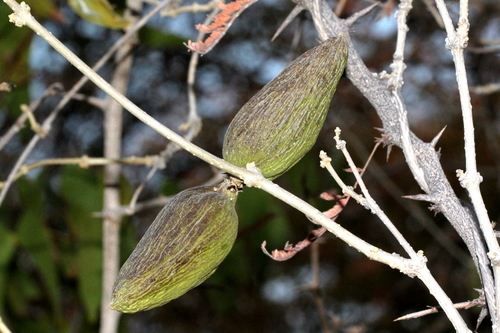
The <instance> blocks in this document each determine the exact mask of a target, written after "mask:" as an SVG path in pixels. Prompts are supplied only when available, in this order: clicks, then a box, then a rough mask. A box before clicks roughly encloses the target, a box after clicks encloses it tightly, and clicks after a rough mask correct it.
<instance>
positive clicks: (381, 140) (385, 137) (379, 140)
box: [375, 127, 394, 161]
mask: <svg viewBox="0 0 500 333" xmlns="http://www.w3.org/2000/svg"><path fill="white" fill-rule="evenodd" d="M375 129H376V130H377V131H380V132H382V133H383V132H384V129H383V128H377V127H375ZM375 142H377V143H382V146H383V147H386V146H387V156H386V160H387V161H389V156H390V155H391V152H392V146H394V144H393V143H392V140H391V138H390V137H389V136H388V135H385V134H382V136H381V137H380V138H375Z"/></svg>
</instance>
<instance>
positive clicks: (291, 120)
mask: <svg viewBox="0 0 500 333" xmlns="http://www.w3.org/2000/svg"><path fill="white" fill-rule="evenodd" d="M347 46H348V44H347V40H346V37H345V36H344V35H340V36H339V37H338V38H330V39H328V40H326V41H325V42H323V43H321V44H319V45H318V46H316V47H314V48H312V49H311V50H309V51H307V52H306V53H304V54H303V55H301V56H300V57H298V58H297V59H296V60H295V61H293V62H292V63H291V64H290V65H289V66H288V67H287V68H286V69H285V70H283V72H281V73H280V74H279V75H278V76H277V77H276V78H275V79H274V80H272V81H271V82H269V83H268V84H267V85H265V86H264V88H262V89H261V90H260V91H259V92H258V93H257V94H255V95H254V96H253V97H252V98H251V99H250V100H249V101H248V102H247V103H246V104H245V105H244V106H243V107H242V108H241V109H240V111H239V112H238V113H237V114H236V116H235V118H234V119H233V121H232V122H231V124H230V125H229V128H228V129H227V132H226V135H225V137H224V145H223V150H222V155H223V157H224V159H225V160H226V161H228V162H230V163H232V164H235V165H237V166H240V167H243V168H245V167H246V165H247V163H251V162H254V163H255V165H256V166H257V167H258V168H259V169H260V170H261V172H262V174H263V175H264V177H266V178H268V179H274V178H276V177H278V176H280V175H282V174H283V173H285V172H286V171H287V170H288V169H290V168H291V167H292V166H294V165H295V164H296V163H297V162H298V161H299V160H300V159H301V158H302V157H303V156H304V155H305V154H306V153H307V152H308V151H309V150H310V149H311V148H312V146H313V145H314V143H315V142H316V139H317V138H318V135H319V132H320V131H321V128H322V127H323V124H324V122H325V119H326V115H327V113H328V108H329V106H330V103H331V100H332V98H333V94H334V93H335V89H336V87H337V83H338V81H339V80H340V77H341V76H342V73H343V72H344V68H345V65H346V62H347Z"/></svg>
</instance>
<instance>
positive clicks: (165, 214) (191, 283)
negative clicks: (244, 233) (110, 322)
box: [110, 180, 238, 313]
mask: <svg viewBox="0 0 500 333" xmlns="http://www.w3.org/2000/svg"><path fill="white" fill-rule="evenodd" d="M236 196H237V190H236V189H235V188H234V187H233V186H232V185H231V184H230V183H229V181H228V180H226V181H224V182H223V183H222V184H220V185H219V186H217V187H213V186H200V187H194V188H190V189H187V190H185V191H182V192H180V193H179V194H177V195H176V196H175V197H174V198H173V199H172V200H171V201H170V202H169V203H168V204H167V205H166V206H165V207H164V208H163V209H162V210H161V211H160V213H159V214H158V216H157V217H156V219H155V220H154V222H153V223H152V225H151V226H150V227H149V229H148V230H147V231H146V233H145V234H144V237H142V239H141V240H140V241H139V243H138V244H137V247H136V248H135V250H134V251H133V252H132V254H131V255H130V257H129V258H128V259H127V261H126V262H125V264H124V265H123V266H122V268H121V269H120V272H119V274H118V278H117V280H116V282H115V285H114V287H113V295H112V300H111V305H110V307H111V308H112V309H115V310H118V311H121V312H127V313H132V312H138V311H144V310H149V309H152V308H154V307H158V306H160V305H163V304H165V303H168V302H169V301H171V300H173V299H175V298H177V297H180V296H182V295H183V294H185V293H186V292H188V291H189V290H191V289H192V288H194V287H196V286H198V285H199V284H200V283H202V282H203V281H205V280H206V279H208V277H209V276H210V275H212V273H213V272H214V271H215V269H216V268H217V266H219V264H220V263H221V262H222V260H224V258H225V257H226V256H227V255H228V253H229V251H230V250H231V248H232V246H233V244H234V242H235V239H236V234H237V229H238V216H237V215H236V211H235V207H234V205H235V201H236Z"/></svg>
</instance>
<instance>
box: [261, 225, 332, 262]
mask: <svg viewBox="0 0 500 333" xmlns="http://www.w3.org/2000/svg"><path fill="white" fill-rule="evenodd" d="M325 231H326V229H325V228H318V229H315V230H313V231H311V233H310V234H309V235H307V237H306V239H304V240H303V241H300V242H298V243H297V244H296V245H295V246H293V245H292V244H289V243H288V242H287V243H286V244H285V248H284V249H283V250H281V251H280V250H274V251H273V252H271V254H270V253H269V252H267V250H266V241H263V242H262V245H261V248H262V251H263V252H264V253H265V254H266V255H267V256H269V257H270V258H272V259H273V260H276V261H285V260H288V259H290V258H292V257H293V256H294V255H296V254H297V252H299V251H302V250H303V249H305V248H306V247H308V246H309V245H311V243H312V242H314V241H315V240H316V239H318V238H319V237H320V236H321V235H323V234H324V233H325Z"/></svg>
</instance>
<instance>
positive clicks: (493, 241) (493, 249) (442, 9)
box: [436, 0, 500, 332]
mask: <svg viewBox="0 0 500 333" xmlns="http://www.w3.org/2000/svg"><path fill="white" fill-rule="evenodd" d="M436 5H437V8H438V10H439V13H440V14H441V17H442V18H443V21H444V24H445V28H446V33H447V38H446V44H447V48H448V49H449V50H450V51H451V54H452V56H453V62H454V63H455V71H456V78H457V83H458V91H459V95H460V105H461V109H462V117H463V123H464V143H465V144H464V146H465V164H466V170H465V172H464V171H462V170H457V176H458V179H459V181H460V185H461V186H462V187H464V188H466V189H467V192H468V193H469V197H470V198H471V201H472V205H473V206H474V210H475V212H476V215H477V219H478V221H479V226H480V228H481V232H482V235H483V237H484V240H485V242H486V244H487V246H488V257H489V259H490V260H491V265H492V266H493V275H494V280H495V289H494V290H486V286H485V295H486V299H487V300H488V308H489V310H490V315H491V318H492V322H493V331H494V332H500V327H499V326H500V311H498V309H499V307H500V247H499V244H498V240H497V238H496V237H495V234H494V232H493V227H492V225H491V221H490V219H489V216H488V212H487V210H486V206H485V204H484V201H483V197H482V195H481V190H480V187H479V185H480V183H481V182H482V177H481V175H480V174H479V172H478V170H477V162H476V148H475V139H474V119H473V116H472V104H471V101H470V93H469V85H468V83H467V72H466V68H465V60H464V49H465V48H466V47H467V44H468V40H469V37H468V33H469V19H468V6H469V4H468V1H466V0H460V14H459V18H458V23H457V28H456V30H455V28H454V26H453V22H452V20H451V17H450V15H449V13H448V10H447V8H446V5H445V3H444V0H436ZM491 293H493V294H494V295H490V294H491ZM492 296H494V300H493V299H492Z"/></svg>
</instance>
